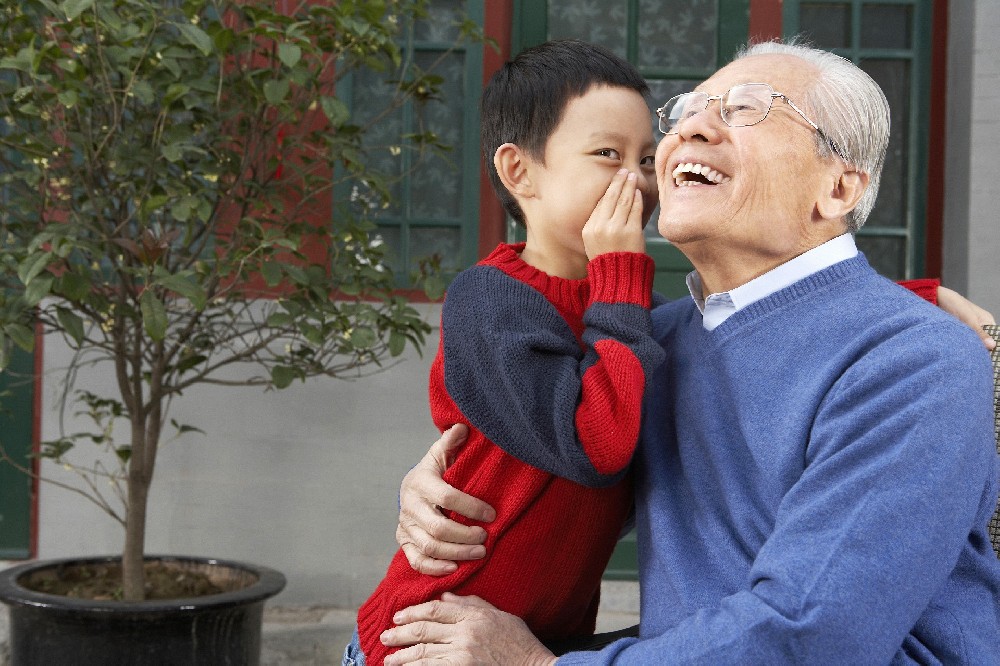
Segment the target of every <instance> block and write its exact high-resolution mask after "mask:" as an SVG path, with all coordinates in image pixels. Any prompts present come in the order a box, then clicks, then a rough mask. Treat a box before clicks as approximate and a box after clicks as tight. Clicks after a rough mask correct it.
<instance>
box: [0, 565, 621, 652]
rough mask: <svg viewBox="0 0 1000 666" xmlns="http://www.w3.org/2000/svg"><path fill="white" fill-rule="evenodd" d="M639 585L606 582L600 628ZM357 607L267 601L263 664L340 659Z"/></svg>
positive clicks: (2, 624)
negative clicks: (280, 604)
mask: <svg viewBox="0 0 1000 666" xmlns="http://www.w3.org/2000/svg"><path fill="white" fill-rule="evenodd" d="M637 611H638V585H637V584H636V583H619V582H615V583H605V584H604V587H603V591H602V602H601V610H600V613H599V615H598V618H597V630H598V631H612V630H614V629H620V628H622V627H628V626H631V625H633V624H636V623H637V622H638V617H639V615H638V612H637ZM354 614H355V611H354V610H350V609H340V608H329V607H318V606H317V607H304V606H295V607H291V606H274V607H271V606H267V607H265V610H264V628H263V635H262V642H263V646H262V648H261V666H320V665H322V666H329V665H330V664H339V663H340V659H341V656H342V655H343V651H344V646H345V645H347V642H348V641H349V640H350V639H351V633H352V632H353V631H354ZM7 634H8V617H7V609H6V607H0V666H10V664H9V659H8V655H7Z"/></svg>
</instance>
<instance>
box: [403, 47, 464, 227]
mask: <svg viewBox="0 0 1000 666" xmlns="http://www.w3.org/2000/svg"><path fill="white" fill-rule="evenodd" d="M439 55H440V54H438V53H435V52H423V53H419V54H417V56H416V62H417V64H418V65H419V66H420V67H423V68H429V67H431V65H432V63H434V61H435V60H437V59H438V57H439ZM464 68H465V56H464V54H462V53H452V54H450V55H448V56H447V57H446V58H445V60H444V61H442V62H441V63H440V64H438V65H437V67H436V68H435V70H434V71H435V72H436V73H437V74H439V75H440V76H441V77H442V78H443V79H444V82H443V83H442V84H441V94H440V95H439V96H438V97H437V98H436V99H433V100H431V101H429V102H427V103H426V104H424V105H421V106H418V107H417V108H416V109H415V117H416V119H417V123H418V126H417V127H416V128H414V129H415V131H417V132H424V131H430V132H434V133H435V134H437V136H438V139H439V140H440V141H442V142H443V143H444V144H445V145H447V146H450V148H451V149H450V150H449V151H447V152H446V153H444V155H439V154H436V153H433V152H430V151H428V152H427V153H426V154H425V155H423V156H421V157H420V159H419V161H418V160H417V159H416V156H415V157H414V162H415V165H414V169H413V172H412V174H411V186H410V187H411V189H410V201H411V209H410V213H411V215H413V216H415V217H418V218H448V219H457V218H458V217H459V216H460V215H461V212H462V171H461V169H459V168H458V166H459V165H458V163H457V162H456V159H455V156H456V155H461V154H462V149H463V144H462V135H463V132H462V129H463V124H462V118H463V115H464V107H465V103H466V99H465V91H464V90H463V88H462V82H463V79H464V74H463V72H464Z"/></svg>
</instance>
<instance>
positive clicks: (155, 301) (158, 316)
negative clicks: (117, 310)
mask: <svg viewBox="0 0 1000 666" xmlns="http://www.w3.org/2000/svg"><path fill="white" fill-rule="evenodd" d="M139 307H140V308H141V309H142V325H143V327H144V328H145V329H146V334H147V335H149V337H150V338H152V339H153V340H156V341H157V342H159V341H160V340H163V338H164V337H165V336H166V334H167V309H166V308H165V307H163V302H162V301H161V300H160V299H159V298H157V297H156V294H154V293H153V291H152V290H150V289H147V290H146V291H144V292H142V295H141V296H139Z"/></svg>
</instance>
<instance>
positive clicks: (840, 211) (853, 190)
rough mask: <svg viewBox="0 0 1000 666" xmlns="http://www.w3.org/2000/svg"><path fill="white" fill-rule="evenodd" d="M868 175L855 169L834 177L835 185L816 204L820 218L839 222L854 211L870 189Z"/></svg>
mask: <svg viewBox="0 0 1000 666" xmlns="http://www.w3.org/2000/svg"><path fill="white" fill-rule="evenodd" d="M868 180H869V178H868V174H867V173H865V172H863V171H857V170H855V169H853V168H850V169H847V170H844V171H841V172H840V173H838V174H835V175H834V177H833V184H832V186H830V189H829V190H828V191H826V192H822V193H821V195H820V197H819V201H818V202H817V204H816V210H817V211H818V212H819V215H820V217H822V218H823V219H826V220H839V219H841V218H843V217H844V216H845V215H847V214H848V213H850V212H851V211H852V210H854V207H855V206H857V205H858V201H859V200H860V199H861V195H862V194H864V193H865V190H866V189H868Z"/></svg>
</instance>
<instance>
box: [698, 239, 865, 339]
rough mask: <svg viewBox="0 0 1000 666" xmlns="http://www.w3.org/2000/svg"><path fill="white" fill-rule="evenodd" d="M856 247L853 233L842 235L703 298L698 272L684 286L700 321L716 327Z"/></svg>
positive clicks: (855, 250)
mask: <svg viewBox="0 0 1000 666" xmlns="http://www.w3.org/2000/svg"><path fill="white" fill-rule="evenodd" d="M857 254H858V246H857V245H855V243H854V235H853V234H849V233H847V234H842V235H840V236H837V237H836V238H831V239H830V240H828V241H827V242H825V243H823V244H822V245H819V246H817V247H814V248H813V249H811V250H809V251H808V252H804V253H803V254H800V255H799V256H797V257H795V258H794V259H790V260H789V261H786V262H785V263H783V264H781V265H780V266H777V267H775V268H772V269H771V270H769V271H768V272H766V273H764V274H763V275H761V276H760V277H756V278H754V279H753V280H750V281H749V282H747V283H746V284H744V285H741V286H739V287H736V288H735V289H733V290H732V291H725V292H722V293H719V294H710V295H709V296H708V298H704V299H703V298H702V297H701V294H702V290H701V276H700V275H698V272H697V271H691V272H690V273H688V275H687V279H686V282H687V287H688V291H690V292H691V297H692V298H693V299H694V302H695V304H696V305H697V306H698V310H699V311H701V314H702V323H703V325H704V326H705V328H706V329H707V330H709V331H712V330H715V328H716V327H717V326H719V325H720V324H721V323H722V322H724V321H726V320H727V319H729V317H731V316H733V315H734V314H736V313H737V312H739V311H740V310H741V309H743V308H745V307H746V306H748V305H750V304H751V303H754V302H756V301H759V300H760V299H762V298H764V297H766V296H770V295H771V294H773V293H774V292H776V291H778V290H780V289H784V288H785V287H787V286H788V285H790V284H794V283H796V282H798V281H799V280H801V279H803V278H807V277H809V276H810V275H812V274H813V273H818V272H819V271H821V270H823V269H824V268H829V267H830V266H833V265H834V264H836V263H838V262H841V261H844V260H847V259H851V258H852V257H855V256H857Z"/></svg>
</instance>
